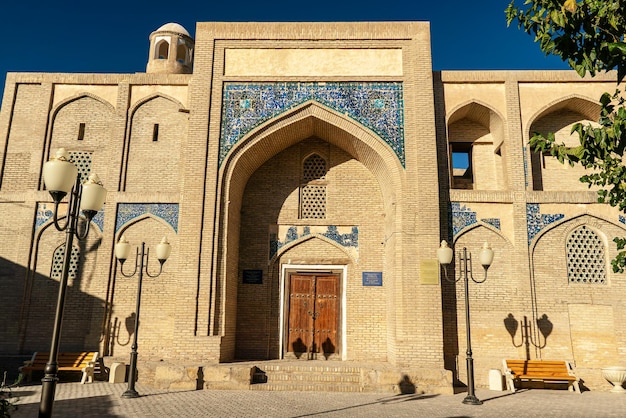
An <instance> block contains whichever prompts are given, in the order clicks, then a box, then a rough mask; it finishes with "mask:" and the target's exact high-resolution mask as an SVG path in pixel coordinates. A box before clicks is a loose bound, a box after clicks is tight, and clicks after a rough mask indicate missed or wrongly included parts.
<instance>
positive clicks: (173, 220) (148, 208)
mask: <svg viewBox="0 0 626 418" xmlns="http://www.w3.org/2000/svg"><path fill="white" fill-rule="evenodd" d="M145 214H151V215H154V216H156V217H158V218H161V219H163V220H164V221H165V222H167V223H168V224H169V225H170V226H171V227H172V228H174V231H175V232H176V233H178V203H120V204H118V205H117V219H116V220H115V233H117V232H119V230H120V228H121V227H122V226H124V225H126V224H127V223H128V222H130V221H131V220H133V219H135V218H138V217H139V216H142V215H145Z"/></svg>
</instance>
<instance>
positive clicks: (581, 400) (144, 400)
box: [12, 382, 626, 418]
mask: <svg viewBox="0 0 626 418" xmlns="http://www.w3.org/2000/svg"><path fill="white" fill-rule="evenodd" d="M125 389H126V384H124V383H117V384H111V383H107V382H95V383H92V384H86V385H81V384H80V383H61V384H59V385H58V386H57V392H56V397H55V402H54V410H53V415H54V417H72V418H74V417H81V418H82V417H133V418H135V417H158V418H170V417H229V418H230V417H293V418H295V417H376V418H380V417H498V418H502V417H542V418H547V417H585V418H590V417H598V418H607V417H624V416H626V395H619V394H614V393H610V392H584V393H583V394H577V393H572V392H567V391H564V390H539V389H534V390H522V391H519V392H517V393H515V394H511V393H509V392H495V391H489V390H486V389H479V390H477V391H476V395H477V396H478V397H479V398H480V399H481V400H483V401H484V404H483V405H480V406H475V405H464V404H463V403H461V401H462V400H463V398H464V397H465V393H459V394H457V395H388V394H380V393H320V392H263V391H248V390H246V391H230V390H199V391H179V392H167V391H162V390H154V389H150V388H147V387H144V386H142V385H139V384H138V385H137V386H136V389H137V391H138V392H139V393H140V394H141V395H142V396H141V397H140V398H136V399H122V398H120V395H121V394H122V392H124V390H125ZM40 390H41V385H33V386H22V387H18V388H16V389H14V390H13V395H14V396H15V397H17V398H19V403H18V405H19V409H18V410H17V411H15V412H14V413H13V414H12V416H13V417H14V418H20V417H35V416H37V412H38V410H39V399H40V397H41V392H40Z"/></svg>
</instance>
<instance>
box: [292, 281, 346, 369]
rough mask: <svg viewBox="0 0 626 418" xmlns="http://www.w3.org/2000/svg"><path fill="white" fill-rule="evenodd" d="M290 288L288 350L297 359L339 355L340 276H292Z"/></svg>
mask: <svg viewBox="0 0 626 418" xmlns="http://www.w3.org/2000/svg"><path fill="white" fill-rule="evenodd" d="M289 285H290V286H289V324H288V338H287V341H288V346H287V351H288V352H293V353H294V354H295V355H296V356H297V357H298V358H300V357H301V356H302V355H303V354H305V353H306V355H307V358H315V357H316V355H317V354H318V353H323V354H324V356H326V357H327V358H328V357H329V356H330V355H332V354H334V353H336V352H338V346H337V342H338V341H337V334H338V333H337V328H338V324H339V276H338V275H336V274H320V275H313V274H292V275H291V276H290V281H289Z"/></svg>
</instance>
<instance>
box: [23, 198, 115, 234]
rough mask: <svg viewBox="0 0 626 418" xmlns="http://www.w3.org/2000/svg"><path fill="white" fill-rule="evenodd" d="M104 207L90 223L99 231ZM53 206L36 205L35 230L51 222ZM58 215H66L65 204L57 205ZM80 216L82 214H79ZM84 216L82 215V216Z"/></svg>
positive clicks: (101, 228)
mask: <svg viewBox="0 0 626 418" xmlns="http://www.w3.org/2000/svg"><path fill="white" fill-rule="evenodd" d="M105 209H106V206H105V207H103V208H102V209H100V210H99V211H98V213H97V214H96V216H94V217H93V219H92V220H91V222H93V223H94V224H96V225H97V226H98V228H100V231H103V230H104V211H105ZM53 211H54V204H53V203H37V214H36V215H35V230H38V229H39V228H41V227H42V226H43V225H45V224H46V223H47V222H48V221H50V220H52V217H53V215H54V212H53ZM59 211H60V212H59V214H60V215H61V216H65V214H66V213H67V204H61V205H59ZM81 214H82V212H81ZM83 216H84V215H83Z"/></svg>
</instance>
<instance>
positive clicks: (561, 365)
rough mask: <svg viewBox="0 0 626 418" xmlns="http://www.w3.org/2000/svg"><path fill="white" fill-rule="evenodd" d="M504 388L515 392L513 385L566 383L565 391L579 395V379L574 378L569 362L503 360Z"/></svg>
mask: <svg viewBox="0 0 626 418" xmlns="http://www.w3.org/2000/svg"><path fill="white" fill-rule="evenodd" d="M502 362H503V365H504V376H505V378H506V387H507V389H508V390H510V391H511V392H515V385H516V384H518V385H520V386H521V384H522V383H524V382H526V383H531V384H532V383H540V384H542V386H541V387H545V383H548V384H551V383H567V389H568V390H570V391H572V390H575V391H576V392H578V393H580V385H579V381H580V379H579V378H578V377H576V375H575V374H574V371H573V370H572V367H571V366H570V364H569V362H567V361H562V360H503V361H502Z"/></svg>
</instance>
